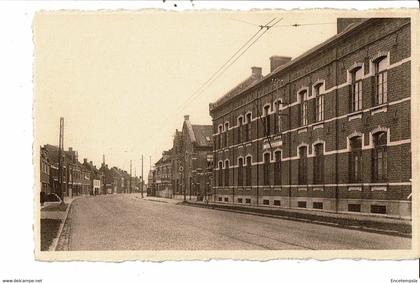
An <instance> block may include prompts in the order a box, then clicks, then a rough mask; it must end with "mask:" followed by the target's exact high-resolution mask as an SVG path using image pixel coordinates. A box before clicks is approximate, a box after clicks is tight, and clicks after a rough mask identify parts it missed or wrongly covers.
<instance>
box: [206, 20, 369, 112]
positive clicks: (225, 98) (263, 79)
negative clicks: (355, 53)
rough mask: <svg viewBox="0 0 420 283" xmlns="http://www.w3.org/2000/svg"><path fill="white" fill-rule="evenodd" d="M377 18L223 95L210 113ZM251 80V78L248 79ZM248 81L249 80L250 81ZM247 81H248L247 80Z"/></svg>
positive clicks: (213, 105) (354, 26)
mask: <svg viewBox="0 0 420 283" xmlns="http://www.w3.org/2000/svg"><path fill="white" fill-rule="evenodd" d="M373 19H375V18H367V19H363V20H361V21H360V22H359V23H354V24H351V25H349V26H348V27H347V28H346V29H345V30H344V31H343V32H341V33H338V34H336V35H334V36H332V37H330V38H328V39H327V40H325V41H324V42H322V43H320V44H318V45H316V46H314V47H313V48H311V49H309V50H307V51H306V52H304V53H303V54H301V55H299V56H298V57H296V58H294V59H292V60H291V61H289V62H288V63H286V64H284V65H281V66H279V67H277V68H276V69H274V70H273V71H272V72H270V73H269V74H267V75H266V76H264V77H262V78H260V79H258V80H254V81H251V82H250V83H249V84H248V85H247V86H245V87H243V88H242V89H240V90H239V91H237V92H233V93H231V92H232V90H231V91H229V92H228V93H227V94H225V95H223V96H222V97H221V98H219V99H218V100H216V102H214V103H210V111H212V110H214V109H215V108H217V107H219V106H221V105H222V104H224V103H225V102H227V101H229V100H231V99H232V98H233V97H236V96H238V95H240V94H242V93H244V92H245V90H248V89H250V88H251V87H253V86H255V85H257V84H259V83H260V82H262V81H266V80H267V79H270V78H271V77H272V76H274V75H276V74H277V73H279V72H281V71H284V70H286V69H287V68H289V67H291V66H293V65H295V64H297V63H298V62H299V61H301V60H303V59H305V58H306V57H309V56H311V55H313V54H315V53H316V52H317V51H320V50H321V49H322V48H324V47H325V46H327V45H329V44H331V43H334V42H336V41H337V40H339V39H341V38H343V37H345V36H347V35H348V34H350V33H351V32H353V31H354V30H356V29H358V28H360V27H361V26H363V25H364V24H366V23H367V22H370V21H371V20H373ZM248 79H249V78H248ZM248 79H247V80H248ZM245 81H246V80H245ZM236 88H238V87H235V88H234V89H236Z"/></svg>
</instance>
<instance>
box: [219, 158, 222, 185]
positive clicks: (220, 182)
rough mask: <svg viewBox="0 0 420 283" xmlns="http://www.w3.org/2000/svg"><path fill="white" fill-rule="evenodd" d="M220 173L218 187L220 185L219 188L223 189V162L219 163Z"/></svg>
mask: <svg viewBox="0 0 420 283" xmlns="http://www.w3.org/2000/svg"><path fill="white" fill-rule="evenodd" d="M218 171H219V172H218V173H219V178H218V179H219V180H218V181H219V182H218V183H219V184H218V185H219V187H221V186H223V177H222V174H223V168H222V162H219V170H218Z"/></svg>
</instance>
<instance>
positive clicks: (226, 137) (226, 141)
mask: <svg viewBox="0 0 420 283" xmlns="http://www.w3.org/2000/svg"><path fill="white" fill-rule="evenodd" d="M228 128H229V124H227V123H226V124H225V131H224V132H223V146H224V147H227V146H228Z"/></svg>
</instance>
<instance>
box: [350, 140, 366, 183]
mask: <svg viewBox="0 0 420 283" xmlns="http://www.w3.org/2000/svg"><path fill="white" fill-rule="evenodd" d="M349 155H350V156H349V169H350V170H349V174H350V177H349V179H350V182H351V183H360V182H361V181H362V173H363V172H362V137H354V138H351V139H350V153H349Z"/></svg>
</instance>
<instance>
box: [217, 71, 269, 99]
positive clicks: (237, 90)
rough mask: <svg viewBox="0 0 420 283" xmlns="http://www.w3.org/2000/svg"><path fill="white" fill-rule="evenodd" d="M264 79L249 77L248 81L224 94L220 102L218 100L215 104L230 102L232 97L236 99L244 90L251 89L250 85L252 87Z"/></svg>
mask: <svg viewBox="0 0 420 283" xmlns="http://www.w3.org/2000/svg"><path fill="white" fill-rule="evenodd" d="M261 79H262V76H261V77H256V76H252V75H251V76H249V77H248V78H247V79H245V80H243V81H242V82H240V83H239V84H237V85H236V86H235V87H234V88H232V89H231V90H229V91H228V92H227V93H226V94H224V95H223V96H222V97H221V98H219V99H218V100H216V102H214V104H215V105H221V104H223V103H224V102H225V101H227V100H229V99H230V98H232V97H235V96H236V95H238V94H239V93H241V92H242V90H244V89H245V88H247V87H249V86H250V85H252V84H253V83H255V82H257V81H260V80H261Z"/></svg>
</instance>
